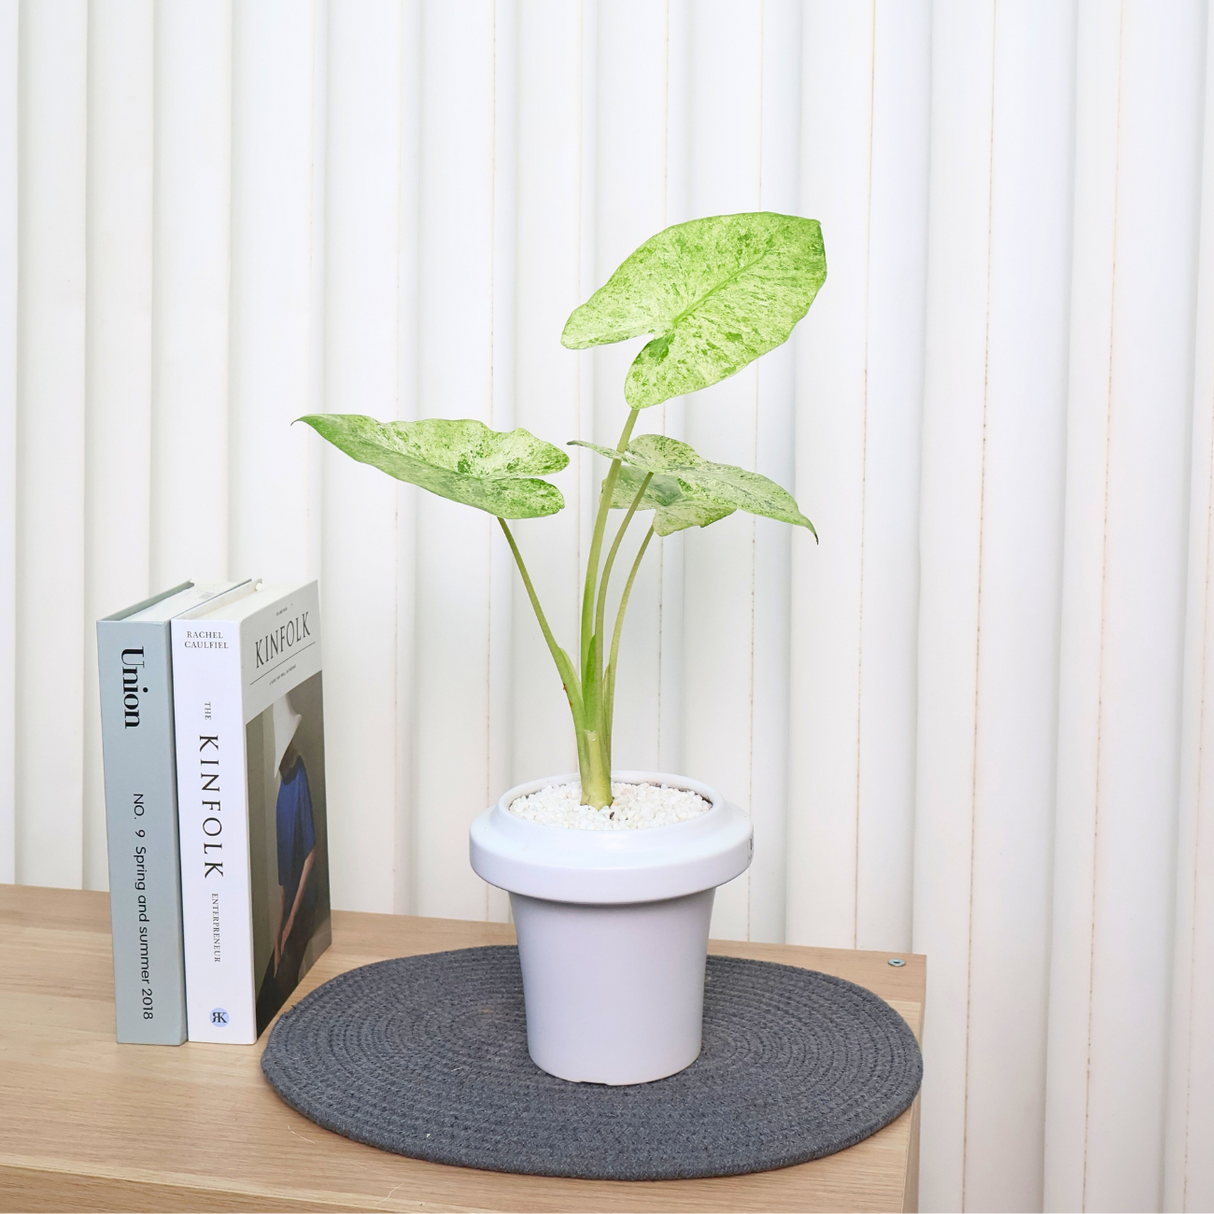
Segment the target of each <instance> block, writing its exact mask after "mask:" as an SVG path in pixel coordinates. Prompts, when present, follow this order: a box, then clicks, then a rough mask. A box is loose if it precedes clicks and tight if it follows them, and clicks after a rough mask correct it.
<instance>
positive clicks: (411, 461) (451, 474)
mask: <svg viewBox="0 0 1214 1214" xmlns="http://www.w3.org/2000/svg"><path fill="white" fill-rule="evenodd" d="M298 420H299V421H302V422H307V423H308V425H309V426H311V427H312V429H314V430H315V431H316V432H317V434H319V435H320V436H321V437H322V438H326V439H328V440H329V442H331V443H332V444H333V445H334V446H335V447H339V448H340V449H341V450H342V451H344V452H345V453H346V454H347V455H349V456H352V457H353V458H354V459H356V460H359V461H360V462H362V463H364V464H371V465H372V466H373V467H376V468H379V469H380V470H381V471H382V472H386V473H387V474H388V475H389V476H394V477H396V479H397V480H399V481H408V482H409V483H410V484H411V485H420V486H421V487H422V488H423V489H428V490H429V491H430V492H431V493H437V494H438V496H439V497H446V498H450V499H451V500H452V501H453V502H462V503H463V504H464V505H465V506H475V507H476V508H477V509H478V510H484V511H486V512H487V513H489V514H494V515H497V517H498V518H540V517H542V516H543V515H545V514H555V513H556V512H557V511H558V510H560V509H561V508H562V507H563V506H564V505H565V499H564V497H562V495H561V491H560V490H559V489H558V488H557V487H556V486H555V485H550V484H549V483H548V482H547V481H542V480H537V479H534V478H536V477H540V476H548V475H550V474H551V473H554V472H560V471H561V469H562V468H564V467H566V466H567V465H568V463H569V457H568V456H567V455H566V454H565V452H564V451H562V450H561V449H560V448H559V447H554V446H553V445H552V444H551V443H546V442H544V441H543V440H542V439H538V438H536V437H535V435H534V434H529V433H528V432H527V431H526V430H522V429H518V430H510V431H504V430H490V429H489V427H488V426H486V425H485V424H484V422H478V421H475V420H473V419H470V418H469V419H465V420H462V421H451V420H448V419H446V418H441V417H431V418H425V419H423V420H422V421H416V422H378V421H376V420H375V418H373V417H363V416H362V415H361V414H357V413H313V414H310V415H309V416H307V417H301V418H299V419H298Z"/></svg>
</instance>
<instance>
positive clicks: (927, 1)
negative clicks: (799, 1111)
mask: <svg viewBox="0 0 1214 1214" xmlns="http://www.w3.org/2000/svg"><path fill="white" fill-rule="evenodd" d="M1212 34H1214V30H1211V29H1210V28H1209V26H1208V13H1207V5H1206V3H1204V2H1203V0H935V2H934V3H933V2H931V0H805V2H803V3H802V2H798V0H358V2H355V0H328V2H327V3H326V2H325V0H233V2H228V0H20V2H18V0H0V879H2V880H8V881H13V880H15V881H19V882H23V883H28V884H43V885H58V886H69V887H79V886H84V887H89V888H104V887H105V886H106V883H107V874H106V867H107V866H106V855H105V814H104V803H103V797H102V792H101V756H100V737H99V721H98V711H97V696H98V689H97V675H96V666H95V648H94V632H93V623H94V621H95V620H96V618H97V617H98V616H100V615H103V614H107V613H109V612H111V611H113V610H116V609H118V608H120V607H122V606H125V605H127V604H129V603H131V602H133V601H135V600H137V599H139V598H142V597H144V596H145V595H146V594H148V593H149V592H151V591H156V590H159V589H162V588H164V587H167V586H169V585H172V584H174V583H176V582H178V581H181V580H182V579H184V578H187V577H192V578H196V579H212V578H221V577H226V576H236V575H240V576H249V575H253V576H261V577H264V578H267V579H274V580H278V579H288V578H289V579H302V578H311V577H317V578H319V579H320V583H321V594H322V611H323V616H324V633H323V643H324V648H325V658H324V662H325V694H326V717H327V722H326V729H327V767H328V773H329V780H330V790H329V804H330V847H331V849H332V858H331V859H332V873H333V895H334V901H335V903H336V904H337V905H338V906H342V907H347V908H354V909H361V910H374V911H397V912H407V913H417V914H425V915H444V916H455V917H465V918H491V919H504V918H505V917H506V914H507V902H506V899H505V896H504V895H503V894H501V893H500V892H498V891H495V890H492V889H489V888H487V887H486V886H485V885H484V884H483V883H482V882H481V881H480V880H479V879H478V878H476V877H475V876H474V874H473V873H472V872H471V870H470V868H469V867H468V863H467V827H468V823H469V822H470V820H471V819H472V817H473V816H475V814H477V813H478V812H479V811H480V810H482V809H483V808H484V807H485V806H486V805H487V804H489V802H490V801H491V800H494V799H496V797H497V795H498V794H499V793H500V792H501V791H502V790H504V789H505V788H506V787H508V786H509V785H510V784H512V783H514V782H517V781H520V780H523V779H528V778H531V777H535V776H540V775H544V774H548V773H555V772H561V771H568V770H570V769H572V768H573V767H575V766H576V763H575V758H574V750H573V744H572V737H571V732H570V728H569V725H568V724H567V721H566V716H567V709H566V707H565V704H564V700H563V697H562V694H561V689H560V684H559V680H558V678H557V677H556V675H555V673H554V671H553V669H552V668H551V663H550V660H549V657H548V655H547V652H546V649H545V647H544V644H543V641H542V638H541V636H540V633H539V630H538V628H537V627H536V624H535V621H534V619H533V618H532V616H531V612H530V608H529V605H528V603H527V600H526V597H525V594H524V593H523V591H522V589H521V587H520V586H519V584H518V581H517V579H516V577H515V574H514V570H513V565H512V562H511V560H510V556H509V552H508V550H507V549H506V547H505V544H504V541H503V538H502V536H501V535H500V532H499V531H498V530H497V529H496V527H495V524H494V523H493V521H492V520H491V519H489V518H488V517H487V516H483V515H480V514H478V513H477V512H475V511H471V510H468V509H465V508H462V507H459V506H457V505H455V504H453V503H451V502H447V501H445V500H442V499H438V498H435V497H431V496H428V495H424V494H419V493H418V492H417V491H415V490H414V489H412V488H410V487H406V486H401V485H398V484H397V483H395V482H393V481H391V480H389V479H388V478H386V477H384V476H382V475H380V474H378V473H376V472H374V471H373V470H371V469H369V468H366V467H364V466H361V465H357V464H355V463H353V462H352V461H350V460H348V459H347V458H346V457H344V456H342V455H341V454H340V453H338V452H336V451H334V450H332V449H330V448H326V447H324V446H323V444H322V443H321V442H320V441H319V439H317V438H316V436H315V435H314V434H312V433H311V432H310V431H308V430H307V429H306V428H305V427H302V426H295V427H292V426H291V424H290V423H291V421H292V419H294V418H296V417H298V416H300V415H301V414H303V413H306V412H310V411H324V412H358V413H366V414H371V415H373V416H376V417H379V418H382V419H390V418H401V419H410V418H418V417H436V416H443V417H476V418H479V419H481V420H482V421H484V422H486V423H487V424H489V425H491V426H493V427H495V428H498V429H506V428H511V427H514V426H524V427H526V428H527V429H529V430H531V431H533V432H535V433H536V434H539V435H540V436H541V437H544V438H546V439H549V440H550V441H553V442H557V443H563V442H564V441H566V440H568V439H573V438H582V439H591V440H594V441H597V442H600V443H610V444H612V445H614V443H615V441H616V438H617V436H618V432H619V429H620V427H621V425H622V423H623V420H624V404H623V399H622V381H623V375H624V372H625V370H626V368H627V365H628V362H629V360H630V358H631V357H632V355H633V353H634V350H635V348H636V344H637V343H629V344H628V346H627V347H626V348H624V347H621V348H618V349H617V348H607V349H603V350H600V351H598V352H594V353H573V352H570V351H567V350H565V349H563V348H562V347H561V345H560V342H559V334H560V330H561V327H562V325H563V323H564V319H565V317H566V316H567V315H568V313H569V311H570V310H571V309H572V308H573V307H574V306H576V304H577V303H579V302H580V301H582V300H584V299H585V298H586V297H587V296H588V295H589V294H590V292H591V291H592V290H593V289H594V287H595V286H596V285H598V284H599V283H601V282H602V281H603V280H604V279H605V278H606V276H607V275H608V274H609V273H610V272H611V270H612V269H613V268H614V267H615V266H616V265H617V264H618V263H619V262H620V261H621V260H622V259H623V258H624V257H625V256H626V255H627V254H628V253H629V252H630V251H631V250H632V249H633V248H634V247H635V246H636V245H637V244H639V243H640V242H641V241H642V240H643V239H644V238H646V237H647V236H649V235H651V234H652V233H654V232H656V231H657V230H659V229H660V228H662V227H664V226H665V225H667V224H671V223H676V222H679V221H681V220H685V219H689V218H693V217H696V216H701V215H709V214H715V213H722V212H729V211H744V210H758V209H767V210H777V211H785V212H795V213H798V214H803V215H809V216H813V217H814V218H817V219H819V220H820V221H821V223H822V227H823V232H824V236H825V240H826V249H827V259H828V264H829V278H828V281H827V283H826V286H825V287H824V288H823V290H822V292H821V294H820V296H819V298H818V301H817V302H816V303H815V305H814V307H813V309H812V310H811V312H810V314H809V316H808V318H807V319H806V321H805V322H803V324H802V325H801V326H800V328H799V329H798V331H797V334H796V336H795V338H794V340H793V341H792V342H790V343H789V344H788V345H787V346H786V347H784V348H782V349H780V350H779V351H777V352H775V353H773V354H772V355H770V356H768V357H767V358H765V359H763V360H762V361H761V362H759V363H757V364H753V365H752V366H751V367H749V368H747V369H746V370H744V371H743V372H742V373H740V374H739V375H737V376H735V377H733V378H732V379H729V380H726V381H724V382H723V383H721V384H719V385H717V386H715V387H713V388H711V389H709V390H707V391H705V392H702V393H699V394H697V395H696V396H695V397H694V398H691V399H688V400H683V401H671V402H667V404H665V405H664V406H659V407H657V408H654V409H651V410H648V411H646V412H645V413H644V414H643V415H642V418H641V423H640V426H639V427H638V429H639V430H653V431H660V432H663V433H666V434H669V435H672V436H674V437H678V438H682V439H684V440H686V441H687V442H690V443H691V444H693V445H694V446H695V447H696V448H697V449H698V450H700V451H701V452H702V453H703V454H704V455H706V456H707V457H708V458H711V459H716V460H721V461H724V462H729V463H736V464H741V465H744V466H746V467H748V468H754V469H757V470H758V471H760V472H762V473H764V474H766V475H767V476H770V477H772V478H774V479H775V480H777V481H779V482H780V483H781V484H784V485H786V486H787V487H789V488H790V489H793V490H794V491H795V493H796V495H797V498H798V500H799V502H800V504H801V506H802V508H803V509H804V510H805V512H806V513H807V514H808V515H809V516H810V517H811V518H812V519H813V520H814V522H815V524H816V525H817V528H818V531H819V534H820V535H821V544H820V545H815V544H814V542H813V539H812V537H810V536H809V535H808V534H807V533H805V532H802V531H797V533H796V534H792V533H790V531H789V530H788V529H785V528H782V527H781V526H779V525H778V524H775V523H773V522H770V521H769V520H765V519H758V520H756V519H753V518H751V517H750V516H742V515H733V516H731V517H730V518H728V519H725V520H724V521H722V522H720V523H718V524H716V525H714V526H713V527H711V528H709V529H707V530H705V531H693V532H686V533H682V534H679V535H676V536H672V537H669V538H667V539H666V540H663V541H660V542H655V544H654V545H653V549H652V552H651V554H650V555H649V556H648V557H647V563H646V565H645V566H644V567H643V570H642V573H641V575H640V577H639V579H638V582H637V585H636V588H635V590H634V592H633V596H632V605H631V608H630V614H629V622H628V625H627V628H626V630H625V650H624V656H623V661H622V668H621V674H620V683H619V692H618V707H617V726H616V758H617V762H618V763H619V765H620V766H621V767H625V768H639V769H646V770H660V771H667V772H674V773H682V774H686V775H690V776H693V777H695V778H698V779H701V780H704V781H707V782H709V783H711V784H714V785H715V786H717V787H718V788H719V789H720V790H721V791H722V792H723V793H724V794H725V795H726V796H728V797H729V798H730V799H732V800H734V801H736V802H737V803H738V804H739V805H741V806H743V807H744V808H745V809H746V810H747V811H748V812H749V813H750V815H751V817H752V818H753V821H754V825H755V861H754V865H753V867H752V869H751V871H750V872H749V874H747V875H746V876H745V877H742V878H739V879H738V880H737V881H735V882H734V883H732V884H731V885H729V886H727V887H725V888H724V889H722V890H721V891H720V893H719V895H718V900H717V910H716V917H715V920H714V932H715V933H716V934H718V935H720V936H727V937H735V938H750V939H755V940H788V941H790V942H794V943H813V944H823V945H831V946H837V947H845V948H867V949H881V950H895V951H901V950H907V949H912V948H913V949H915V950H917V951H921V952H925V953H926V954H927V955H928V974H929V987H928V1005H927V1020H926V1036H925V1043H924V1051H925V1059H926V1079H925V1083H924V1091H923V1141H922V1156H921V1159H922V1162H921V1205H922V1208H925V1209H968V1210H987V1209H1039V1208H1043V1207H1044V1208H1047V1209H1092V1210H1109V1209H1135V1210H1138V1209H1158V1208H1167V1209H1188V1210H1202V1209H1209V1208H1210V1207H1211V1206H1214V977H1212V970H1211V964H1210V962H1211V958H1212V957H1214V587H1212V584H1211V578H1212V577H1214V527H1212V526H1211V518H1212V512H1214V60H1212V59H1211V55H1212V53H1214V40H1212V37H1211V35H1212ZM599 475H601V467H600V468H597V469H596V467H595V465H594V460H593V457H591V456H589V455H588V454H587V453H585V452H579V453H575V454H574V456H573V459H572V463H571V464H570V467H569V469H568V470H567V471H566V472H565V473H563V474H561V476H560V477H558V478H557V483H558V484H559V485H560V487H561V488H562V490H563V492H564V494H565V498H566V501H567V503H568V504H567V508H566V510H565V511H564V512H563V513H561V514H560V515H558V516H556V517H554V518H550V519H544V520H535V521H530V522H525V523H520V524H519V525H518V527H517V528H516V534H517V535H518V538H519V542H520V545H521V546H522V548H523V551H524V553H525V555H526V559H527V561H528V564H529V566H530V568H531V570H532V574H533V576H534V579H535V582H536V585H537V588H538V591H539V593H540V596H541V598H542V599H543V601H544V603H545V606H546V608H547V611H548V615H549V618H550V619H551V621H552V623H553V626H554V628H555V630H556V631H557V633H558V635H559V636H561V637H563V638H569V637H571V636H573V635H574V633H575V626H576V615H577V595H578V591H579V579H578V575H577V568H576V566H577V563H578V562H580V561H581V560H583V559H584V556H585V552H586V549H587V547H588V543H589V532H590V525H591V519H592V515H593V507H594V503H595V494H596V492H597V483H598V481H597V477H598V476H599ZM1207 705H1209V706H1210V711H1207Z"/></svg>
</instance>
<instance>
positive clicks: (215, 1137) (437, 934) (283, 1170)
mask: <svg viewBox="0 0 1214 1214" xmlns="http://www.w3.org/2000/svg"><path fill="white" fill-rule="evenodd" d="M109 931H110V929H109V899H108V897H107V895H105V894H99V893H89V892H82V891H77V890H50V889H36V888H31V887H23V886H11V885H0V1007H2V1009H3V1012H2V1019H0V1208H2V1209H4V1210H110V1209H115V1210H330V1211H332V1210H339V1209H347V1210H413V1211H426V1210H539V1211H547V1210H625V1211H644V1210H686V1211H698V1210H738V1211H751V1210H754V1211H762V1210H899V1209H908V1210H913V1209H915V1208H916V1198H917V1172H918V1166H917V1165H918V1116H919V1114H918V1110H919V1102H918V1100H916V1101H915V1104H914V1106H913V1107H912V1108H911V1109H908V1110H907V1112H906V1113H904V1114H903V1115H902V1116H901V1117H900V1118H898V1120H897V1121H895V1122H893V1123H892V1124H891V1125H889V1126H887V1127H886V1128H885V1129H884V1130H882V1131H881V1132H880V1133H878V1134H875V1135H873V1137H872V1138H869V1139H868V1140H867V1141H865V1142H862V1143H860V1144H859V1145H857V1146H855V1147H852V1148H851V1149H850V1150H847V1151H841V1152H839V1154H837V1155H832V1156H829V1157H828V1158H826V1159H819V1160H815V1161H814V1162H812V1163H807V1164H801V1165H800V1166H798V1167H793V1168H782V1169H780V1170H778V1171H774V1172H761V1173H757V1174H755V1175H752V1176H737V1177H727V1178H721V1179H713V1180H689V1181H653V1182H649V1181H645V1182H620V1181H613V1182H598V1181H579V1180H558V1179H546V1178H538V1177H531V1176H511V1175H505V1174H502V1173H496V1172H480V1171H474V1170H472V1169H469V1168H452V1167H444V1166H442V1165H439V1164H431V1163H422V1162H420V1161H418V1160H413V1159H405V1158H403V1157H401V1156H397V1155H390V1154H386V1153H384V1152H382V1151H377V1150H375V1149H374V1148H373V1147H367V1146H362V1145H361V1144H359V1143H355V1142H350V1141H348V1140H347V1139H345V1138H341V1137H339V1136H338V1135H336V1134H331V1133H329V1132H328V1131H326V1130H322V1129H320V1127H319V1126H316V1125H314V1124H313V1123H312V1122H310V1121H308V1120H307V1119H306V1118H304V1117H302V1116H300V1115H299V1114H298V1113H296V1112H294V1111H293V1110H292V1109H289V1108H288V1107H287V1106H286V1105H285V1104H283V1103H282V1101H280V1100H279V1099H278V1097H277V1096H276V1095H275V1094H274V1092H273V1090H272V1089H271V1088H270V1086H269V1084H267V1083H266V1082H265V1080H264V1079H263V1078H262V1074H261V1068H260V1065H259V1062H258V1060H259V1057H260V1054H261V1049H262V1045H263V1044H264V1042H265V1037H266V1035H265V1034H263V1035H262V1040H261V1042H259V1043H258V1044H257V1045H255V1046H234V1045H204V1044H197V1043H190V1044H187V1045H183V1046H180V1047H177V1048H173V1047H166V1046H133V1045H118V1044H116V1042H115V1041H114V1005H113V978H112V974H111V970H110V934H109ZM513 940H514V933H513V930H512V929H511V928H509V927H506V926H504V925H500V924H490V923H466V922H462V921H456V920H446V919H415V918H407V917H404V916H396V915H366V914H355V913H352V912H344V913H343V912H337V913H335V914H334V916H333V945H332V947H331V948H330V949H329V950H328V952H327V953H325V955H324V956H322V957H321V959H320V961H319V962H318V963H317V965H316V966H315V967H314V968H313V970H312V972H311V973H310V974H309V975H308V977H307V978H306V979H305V980H304V982H303V983H302V984H301V987H300V990H299V992H297V995H301V994H303V993H306V992H307V991H309V990H311V989H312V988H313V987H315V986H317V985H318V984H319V983H321V982H324V981H326V980H327V979H329V978H332V977H333V976H334V975H335V974H339V973H341V972H342V971H344V970H347V969H351V968H352V967H354V966H357V965H363V964H366V963H367V962H369V961H379V960H382V959H384V958H386V957H396V956H406V955H409V954H414V953H426V952H436V951H439V950H441V949H448V948H464V947H469V946H473V945H479V944H505V943H512V942H513ZM712 951H713V952H717V953H723V954H726V955H729V956H736V957H757V958H760V959H762V960H770V961H782V962H784V963H786V964H790V965H801V966H806V967H808V968H811V969H817V970H823V971H825V972H826V973H830V974H838V975H840V976H841V977H844V978H849V979H851V980H852V981H853V982H859V983H861V984H862V985H864V986H867V987H868V988H869V989H871V990H873V991H876V992H877V994H879V995H881V996H882V997H883V998H884V999H887V1000H888V1001H889V1002H890V1003H891V1004H892V1005H893V1006H894V1007H895V1008H897V1009H898V1011H899V1012H900V1013H901V1014H902V1015H903V1016H904V1017H905V1018H906V1020H907V1022H908V1023H909V1024H910V1025H911V1027H912V1028H913V1029H914V1031H915V1033H916V1034H919V1033H920V1032H921V1027H922V1018H923V994H924V984H925V976H926V966H925V963H924V960H923V958H922V957H917V956H913V955H910V954H907V956H906V961H907V964H906V966H905V967H903V968H901V969H895V968H893V967H891V966H890V965H889V964H888V961H889V957H890V954H887V953H868V952H848V951H843V950H837V949H810V948H796V947H792V946H785V945H764V944H738V943H730V942H724V941H714V942H713V944H712Z"/></svg>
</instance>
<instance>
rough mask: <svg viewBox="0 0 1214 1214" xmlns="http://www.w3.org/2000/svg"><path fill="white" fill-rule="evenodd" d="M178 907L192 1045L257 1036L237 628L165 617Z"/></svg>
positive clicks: (241, 1040)
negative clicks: (173, 735) (169, 622)
mask: <svg viewBox="0 0 1214 1214" xmlns="http://www.w3.org/2000/svg"><path fill="white" fill-rule="evenodd" d="M173 700H174V706H175V716H176V726H177V788H178V804H179V807H180V808H179V819H180V824H181V825H180V835H181V905H182V924H183V930H184V937H185V972H186V1007H187V1021H188V1025H189V1037H190V1040H191V1041H217V1042H232V1043H241V1044H246V1045H248V1044H252V1043H253V1042H254V1041H256V1040H257V1017H256V1009H255V998H254V990H253V921H252V909H251V890H250V879H249V815H248V785H247V782H246V775H245V729H244V712H243V702H242V696H241V668H240V626H239V624H236V623H231V622H225V621H216V620H202V621H194V620H189V619H184V620H183V619H176V620H174V621H173Z"/></svg>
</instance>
